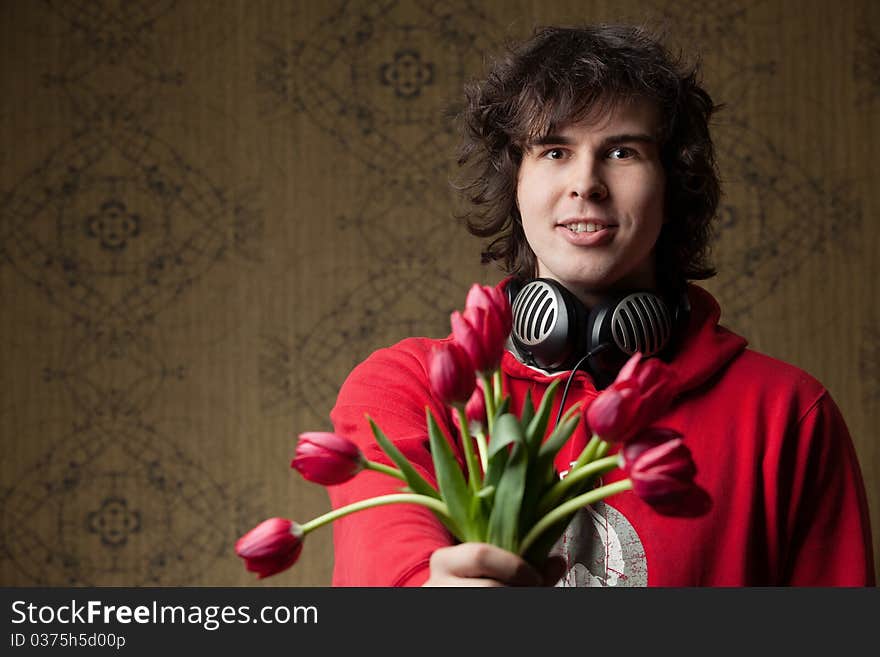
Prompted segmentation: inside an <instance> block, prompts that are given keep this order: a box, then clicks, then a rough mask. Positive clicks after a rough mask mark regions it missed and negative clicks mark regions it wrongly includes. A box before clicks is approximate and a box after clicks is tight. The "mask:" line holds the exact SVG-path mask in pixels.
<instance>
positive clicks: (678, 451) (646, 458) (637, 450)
mask: <svg viewBox="0 0 880 657" xmlns="http://www.w3.org/2000/svg"><path fill="white" fill-rule="evenodd" d="M620 461H621V468H622V469H623V470H624V471H625V472H626V473H627V474H628V475H629V478H630V479H631V480H632V483H633V490H634V491H635V493H636V495H638V496H639V497H640V498H642V499H643V500H644V501H645V502H647V503H648V504H651V505H652V506H660V507H661V508H663V507H670V506H671V505H674V504H675V502H676V501H677V500H680V499H683V498H685V497H686V496H687V495H688V494H690V493H691V492H692V491H693V489H694V488H695V484H694V476H695V475H696V474H697V468H696V466H695V465H694V460H693V458H692V457H691V451H690V450H689V449H688V448H687V446H686V445H685V444H684V441H683V440H682V437H681V434H679V433H678V432H676V431H673V430H671V429H661V428H657V429H649V430H647V431H644V432H642V433H641V434H639V435H638V436H636V437H635V438H633V439H632V440H630V441H629V442H628V443H626V444H625V445H624V446H623V448H622V449H621V450H620Z"/></svg>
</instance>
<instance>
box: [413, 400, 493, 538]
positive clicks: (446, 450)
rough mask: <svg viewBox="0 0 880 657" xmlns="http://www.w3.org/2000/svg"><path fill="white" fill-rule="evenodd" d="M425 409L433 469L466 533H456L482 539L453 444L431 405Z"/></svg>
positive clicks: (444, 498) (457, 521)
mask: <svg viewBox="0 0 880 657" xmlns="http://www.w3.org/2000/svg"><path fill="white" fill-rule="evenodd" d="M425 411H426V413H427V417H428V438H429V439H430V442H431V456H432V457H433V459H434V470H435V473H436V475H437V485H438V487H439V488H440V495H441V497H442V500H443V502H445V503H446V507H447V508H448V509H449V515H450V516H451V517H452V519H453V521H454V522H455V524H456V525H457V526H458V527H460V528H461V530H462V533H463V535H457V537H458V538H459V539H460V540H462V541H473V540H480V537H479V536H478V535H477V533H476V527H475V524H474V522H473V520H472V511H473V507H472V505H471V497H472V496H471V493H470V490H469V489H468V486H467V483H466V482H465V480H464V474H463V473H462V471H461V468H460V467H459V465H458V461H456V460H455V456H454V455H453V453H452V448H451V447H450V446H449V443H448V442H447V440H446V437H445V436H444V435H443V432H442V431H441V430H440V426H439V425H438V424H437V421H436V420H435V419H434V414H433V413H431V409H430V408H426V409H425Z"/></svg>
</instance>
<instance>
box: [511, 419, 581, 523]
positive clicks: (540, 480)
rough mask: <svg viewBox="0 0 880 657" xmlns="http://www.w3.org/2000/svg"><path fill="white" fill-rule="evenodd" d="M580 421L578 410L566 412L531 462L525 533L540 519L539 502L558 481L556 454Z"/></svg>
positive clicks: (523, 519)
mask: <svg viewBox="0 0 880 657" xmlns="http://www.w3.org/2000/svg"><path fill="white" fill-rule="evenodd" d="M579 421H580V415H579V414H578V413H577V411H576V410H574V411H570V412H568V413H566V414H565V415H564V416H563V418H562V420H561V421H560V423H559V425H558V426H557V427H556V428H555V429H554V430H553V433H551V434H550V436H549V437H548V438H547V440H546V441H544V444H543V445H541V449H540V450H539V451H538V456H537V457H535V458H534V459H533V461H532V462H531V463H530V464H529V473H528V477H527V479H526V490H525V494H524V495H523V502H522V510H521V511H520V527H522V531H523V535H525V533H526V532H528V530H529V529H531V528H532V525H534V524H535V523H536V522H537V521H538V518H537V517H536V514H537V509H538V504H539V503H540V501H541V500H542V499H543V498H544V495H545V494H546V493H547V491H549V490H550V489H551V488H552V487H553V485H554V484H556V482H557V474H556V467H555V463H554V462H555V460H556V454H557V453H558V452H559V449H560V448H561V447H562V445H564V444H565V443H566V442H567V441H568V439H569V438H570V437H571V434H572V433H574V430H575V428H577V425H578V422H579Z"/></svg>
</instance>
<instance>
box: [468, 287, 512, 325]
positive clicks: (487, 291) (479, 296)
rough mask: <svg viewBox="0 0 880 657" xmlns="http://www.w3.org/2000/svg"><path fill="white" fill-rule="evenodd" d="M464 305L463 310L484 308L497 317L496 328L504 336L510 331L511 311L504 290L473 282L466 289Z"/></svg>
mask: <svg viewBox="0 0 880 657" xmlns="http://www.w3.org/2000/svg"><path fill="white" fill-rule="evenodd" d="M464 307H465V311H467V310H470V309H472V308H482V309H484V310H486V311H487V312H488V313H489V314H491V315H494V316H495V317H496V318H497V320H498V325H499V326H498V328H499V330H500V331H501V333H503V334H504V335H505V337H506V336H507V335H508V334H509V333H510V329H511V326H512V324H513V313H512V311H511V308H510V302H509V301H508V299H507V293H506V292H505V291H504V290H501V289H498V288H495V287H488V286H486V285H478V284H477V283H474V284H473V285H472V286H471V289H470V290H469V291H468V295H467V299H465V305H464Z"/></svg>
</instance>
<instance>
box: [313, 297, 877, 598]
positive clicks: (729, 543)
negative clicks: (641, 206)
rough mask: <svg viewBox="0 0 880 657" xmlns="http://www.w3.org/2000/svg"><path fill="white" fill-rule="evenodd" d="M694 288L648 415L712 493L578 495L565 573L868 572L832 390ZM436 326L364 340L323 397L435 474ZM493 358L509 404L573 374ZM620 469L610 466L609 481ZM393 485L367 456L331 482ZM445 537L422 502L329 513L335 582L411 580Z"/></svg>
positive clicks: (828, 575)
mask: <svg viewBox="0 0 880 657" xmlns="http://www.w3.org/2000/svg"><path fill="white" fill-rule="evenodd" d="M689 297H690V301H691V306H692V314H691V320H690V325H689V328H688V331H687V334H686V336H685V339H684V341H683V343H682V346H681V348H680V350H679V353H678V354H677V355H676V357H675V358H674V359H673V361H672V362H671V367H672V368H673V369H674V370H675V372H676V374H677V375H678V385H679V389H678V391H677V395H676V400H675V401H674V402H673V405H672V407H671V408H670V410H669V412H668V413H666V414H665V415H664V416H663V417H662V418H661V419H660V420H659V421H658V422H656V424H657V425H658V426H665V427H669V428H672V429H675V430H677V431H679V432H680V433H681V434H683V435H684V437H685V443H686V444H687V445H688V447H689V448H690V449H691V452H692V454H693V458H694V462H695V463H696V465H697V470H698V473H697V478H696V481H697V483H698V484H699V485H700V486H701V487H702V488H704V489H705V490H706V491H707V492H708V493H709V495H710V497H711V498H712V502H713V505H712V508H711V510H710V511H709V512H708V513H707V514H705V515H703V516H700V517H698V518H672V517H668V516H662V515H659V514H658V513H656V512H655V511H653V510H652V509H651V508H650V507H649V506H647V505H646V504H645V503H644V502H642V501H641V500H640V499H639V498H638V497H637V496H636V495H635V494H634V493H632V492H631V491H628V492H625V493H621V494H618V495H615V496H613V497H611V498H609V499H608V500H607V501H606V503H599V504H597V505H595V506H593V507H587V508H585V509H583V510H582V511H581V512H579V513H578V514H577V515H576V516H575V518H574V520H573V521H572V523H571V524H570V525H569V527H568V530H567V531H566V533H565V535H564V536H563V538H562V539H561V540H560V542H559V544H558V545H557V549H558V550H561V551H562V553H563V554H564V555H565V557H566V561H567V564H568V569H567V574H566V575H565V576H564V577H563V579H562V580H561V581H560V585H600V586H601V585H612V586H614V585H616V586H623V585H629V586H643V585H649V586H768V585H796V586H865V585H873V583H874V572H873V557H872V545H871V532H870V526H869V517H868V510H867V502H866V498H865V491H864V484H863V482H862V477H861V473H860V471H859V466H858V462H857V459H856V455H855V452H854V449H853V445H852V441H851V439H850V436H849V433H848V431H847V428H846V425H845V423H844V421H843V418H842V417H841V415H840V411H839V410H838V408H837V406H836V405H835V403H834V401H833V400H832V399H831V397H830V395H829V394H828V392H827V391H826V390H825V389H824V388H823V387H822V385H821V384H820V383H819V382H818V381H816V380H815V379H813V378H812V377H811V376H809V375H808V374H806V373H805V372H803V371H801V370H799V369H797V368H795V367H793V366H791V365H788V364H785V363H783V362H781V361H778V360H775V359H772V358H769V357H767V356H763V355H761V354H758V353H756V352H754V351H751V350H749V349H747V348H746V341H745V340H744V339H743V338H741V337H739V336H738V335H735V334H734V333H732V332H730V331H729V330H727V329H725V328H723V327H721V326H719V325H718V319H719V316H720V310H719V307H718V304H717V303H716V301H715V300H714V299H713V298H712V296H711V295H709V294H708V293H707V292H705V291H704V290H702V289H701V288H698V287H696V286H693V285H692V286H690V290H689ZM447 339H449V338H447ZM437 342H438V341H437V340H431V339H427V338H411V339H408V340H404V341H402V342H400V343H398V344H396V345H394V346H393V347H390V348H388V349H381V350H379V351H377V352H375V353H373V354H372V355H371V356H370V357H369V358H368V359H367V360H366V361H364V362H363V363H362V364H361V365H359V366H358V367H356V368H355V369H354V370H353V371H352V373H351V374H350V375H349V377H348V379H347V380H346V381H345V383H344V385H343V387H342V389H341V390H340V392H339V397H338V399H337V402H336V406H335V408H334V409H333V411H332V413H331V419H332V421H333V424H334V426H335V429H336V431H337V433H339V434H341V435H343V436H347V437H349V438H351V439H352V440H354V441H355V442H356V443H358V445H360V447H361V449H363V451H364V453H365V454H366V455H367V458H369V459H371V460H375V461H380V462H383V463H389V461H388V459H387V458H386V457H385V456H384V454H383V453H382V452H381V450H380V449H379V448H378V446H377V445H376V443H375V441H374V439H373V437H372V433H371V432H370V429H369V425H368V423H367V421H366V419H365V415H367V414H368V415H369V416H370V417H372V418H373V419H374V420H375V421H376V422H377V424H378V425H379V426H380V427H381V428H382V430H383V431H384V432H385V434H386V435H387V436H389V437H391V438H392V439H393V440H394V441H395V442H396V444H397V446H398V447H399V448H400V450H401V451H402V452H403V453H404V454H406V455H407V457H409V459H410V460H411V461H412V462H413V463H414V464H415V465H416V467H417V468H418V469H419V470H420V471H421V472H422V474H424V475H425V476H426V477H427V478H428V479H429V480H431V481H433V480H434V477H433V471H432V466H431V455H430V452H429V448H428V439H427V432H426V428H425V406H430V407H431V409H432V410H433V412H434V414H435V416H436V417H438V418H442V419H443V420H444V421H445V424H446V426H445V427H444V430H445V431H446V433H447V435H456V432H455V431H454V429H453V426H452V423H451V418H450V416H449V413H448V412H447V410H446V408H445V407H444V406H443V405H442V404H441V403H440V402H439V401H438V400H437V399H436V398H434V396H433V395H432V393H431V390H430V385H429V383H428V374H427V362H428V355H429V353H430V351H431V348H432V347H433V346H434V345H435V344H437ZM502 369H503V371H504V374H505V385H506V389H507V392H508V393H509V394H510V395H511V405H512V408H513V409H514V410H515V411H518V410H519V408H520V407H521V404H522V400H523V399H524V396H525V394H526V391H527V390H530V391H531V392H532V398H533V399H536V400H537V399H540V397H541V395H543V392H544V390H545V389H546V387H547V386H548V385H549V383H550V382H551V381H553V379H554V378H555V377H559V376H567V375H568V373H567V372H563V373H557V374H555V375H548V374H545V373H543V372H541V371H539V370H535V369H533V368H530V367H528V366H526V365H523V364H522V363H520V362H519V361H517V360H516V358H514V357H513V355H512V354H510V353H507V354H505V356H504V360H503V362H502ZM596 394H597V392H596V390H595V388H594V386H593V383H592V380H591V379H590V377H589V375H587V374H586V373H584V372H578V373H576V374H575V376H574V380H573V381H572V384H571V389H570V391H569V394H568V397H567V399H566V408H567V407H569V406H570V405H572V404H574V403H575V402H577V401H582V402H584V407H586V405H587V404H588V403H589V401H590V400H592V399H593V398H594V397H595V396H596ZM560 396H561V395H557V403H558V399H559V397H560ZM554 416H555V409H554ZM551 417H552V416H551ZM583 425H584V423H583V422H581V424H580V425H579V427H578V430H577V431H576V432H575V434H574V435H573V436H572V438H571V440H570V441H569V445H567V446H566V447H563V449H562V450H561V451H560V454H559V457H558V459H557V468H558V469H559V470H560V471H563V470H565V469H567V467H568V463H569V462H570V461H571V460H573V458H574V457H576V456H577V454H578V453H579V452H580V449H581V448H582V447H583V445H584V444H585V442H586V437H585V435H584V428H583ZM457 454H458V456H459V459H460V460H461V461H462V462H463V457H462V456H461V451H460V449H458V448H457ZM620 476H621V474H620V471H618V470H615V471H614V472H612V473H611V474H609V475H608V476H607V477H606V480H605V481H606V482H609V481H613V480H614V479H617V478H620ZM399 488H400V482H399V481H397V480H395V479H392V478H391V477H388V476H387V475H382V474H378V473H374V472H364V473H361V474H359V475H358V476H357V477H355V478H354V479H353V480H352V481H350V482H349V483H346V484H343V485H340V486H332V487H329V489H328V490H329V491H330V499H331V502H332V504H333V506H334V508H336V507H339V506H342V505H345V504H349V503H351V502H354V501H357V500H361V499H364V498H366V497H372V496H376V495H383V494H388V493H392V492H398V491H399ZM453 542H454V539H453V538H452V537H451V536H450V535H449V533H448V532H447V531H446V530H445V529H444V527H443V526H442V525H441V524H440V523H439V522H438V521H437V520H436V519H435V518H434V516H433V515H432V514H431V512H430V511H428V510H427V509H425V508H423V507H421V506H416V505H412V504H398V505H391V506H384V507H379V508H376V509H370V510H368V511H362V512H358V513H355V514H353V515H351V516H347V517H346V518H344V519H341V520H338V521H336V522H335V523H334V545H335V565H334V573H333V584H334V586H418V585H421V584H423V583H424V582H425V581H426V580H427V578H428V575H429V567H428V566H429V560H430V557H431V553H432V552H433V551H434V550H435V549H437V548H438V547H443V546H446V545H451V544H452V543H453Z"/></svg>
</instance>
